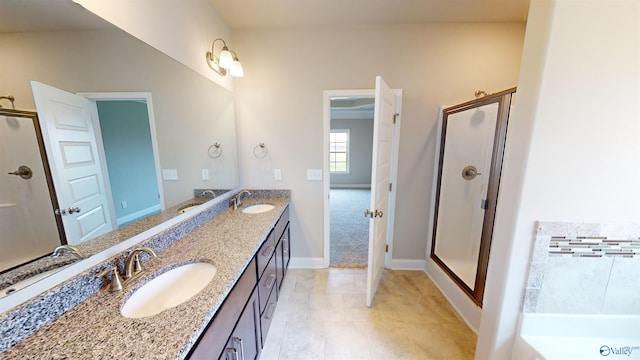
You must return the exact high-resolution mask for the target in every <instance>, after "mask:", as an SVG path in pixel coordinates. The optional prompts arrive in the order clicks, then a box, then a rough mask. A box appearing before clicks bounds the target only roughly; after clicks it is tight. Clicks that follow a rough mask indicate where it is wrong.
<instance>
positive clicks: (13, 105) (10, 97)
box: [0, 95, 16, 110]
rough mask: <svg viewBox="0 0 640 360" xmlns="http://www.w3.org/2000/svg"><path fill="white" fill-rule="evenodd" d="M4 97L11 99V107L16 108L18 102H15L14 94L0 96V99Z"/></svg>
mask: <svg viewBox="0 0 640 360" xmlns="http://www.w3.org/2000/svg"><path fill="white" fill-rule="evenodd" d="M2 99H6V100H9V101H10V102H11V107H12V108H13V109H14V110H15V108H16V104H15V103H14V102H15V101H16V98H15V97H13V95H7V96H0V100H2ZM0 107H2V105H0Z"/></svg>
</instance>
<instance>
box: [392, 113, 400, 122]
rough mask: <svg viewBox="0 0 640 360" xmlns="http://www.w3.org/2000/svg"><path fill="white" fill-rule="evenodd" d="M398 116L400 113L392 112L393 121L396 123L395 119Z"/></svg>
mask: <svg viewBox="0 0 640 360" xmlns="http://www.w3.org/2000/svg"><path fill="white" fill-rule="evenodd" d="M398 116H400V114H398V113H395V114H393V123H394V124H395V123H396V120H397V118H398Z"/></svg>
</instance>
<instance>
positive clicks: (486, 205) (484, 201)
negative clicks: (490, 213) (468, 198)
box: [480, 199, 489, 210]
mask: <svg viewBox="0 0 640 360" xmlns="http://www.w3.org/2000/svg"><path fill="white" fill-rule="evenodd" d="M480 208H481V209H484V210H487V209H488V208H489V200H487V199H482V200H480Z"/></svg>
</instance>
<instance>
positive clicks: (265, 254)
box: [260, 246, 273, 257]
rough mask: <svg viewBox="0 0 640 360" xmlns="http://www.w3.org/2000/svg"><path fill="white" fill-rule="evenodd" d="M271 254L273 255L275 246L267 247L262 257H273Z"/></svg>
mask: <svg viewBox="0 0 640 360" xmlns="http://www.w3.org/2000/svg"><path fill="white" fill-rule="evenodd" d="M267 254H269V255H267ZM271 254H273V246H267V248H266V249H264V251H263V252H262V253H261V254H260V255H262V256H264V257H271Z"/></svg>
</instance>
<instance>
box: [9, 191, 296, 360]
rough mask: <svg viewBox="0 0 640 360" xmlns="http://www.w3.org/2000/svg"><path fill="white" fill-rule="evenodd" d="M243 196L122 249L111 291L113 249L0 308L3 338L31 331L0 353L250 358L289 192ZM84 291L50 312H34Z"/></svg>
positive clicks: (264, 318)
mask: <svg viewBox="0 0 640 360" xmlns="http://www.w3.org/2000/svg"><path fill="white" fill-rule="evenodd" d="M252 193H253V196H251V197H248V198H245V199H244V201H243V203H242V204H241V205H240V204H238V206H236V204H235V201H233V198H232V201H230V202H226V201H224V202H223V203H219V204H217V205H215V204H214V205H211V206H209V207H207V208H206V209H204V210H199V211H193V214H192V215H191V216H190V217H188V218H187V219H185V220H184V221H183V222H182V223H180V224H178V225H175V226H174V227H172V228H169V229H167V230H166V231H165V233H161V234H159V236H156V237H153V238H150V239H149V240H148V241H146V242H144V241H143V242H142V243H140V244H137V245H136V246H135V247H133V248H131V249H129V250H131V251H133V250H135V249H140V251H137V252H136V253H137V255H133V256H132V255H129V256H128V258H129V259H128V260H129V261H127V263H128V264H130V265H131V266H130V269H128V271H127V274H126V275H127V276H128V277H129V278H127V276H125V277H124V278H123V281H122V282H121V289H118V287H117V286H116V287H114V286H113V281H110V280H111V279H112V277H113V276H114V275H115V274H118V275H119V274H120V271H119V268H121V266H119V265H120V264H122V258H123V257H122V256H120V257H119V258H116V259H111V260H109V261H105V262H103V263H101V264H98V265H97V266H95V267H93V268H91V269H89V270H87V271H85V272H84V273H82V274H80V275H78V276H77V278H78V279H70V280H69V281H68V282H67V283H63V284H61V285H59V286H58V287H57V288H59V289H58V290H57V291H56V288H54V289H52V290H50V291H49V292H48V293H45V294H42V295H41V296H39V297H37V298H34V299H32V300H31V301H29V302H27V303H26V304H23V305H20V306H19V307H18V308H17V309H12V311H10V312H9V314H7V313H5V314H0V331H2V335H3V336H15V334H24V333H25V332H29V331H30V330H33V331H31V333H30V334H28V336H26V337H23V338H21V339H19V340H18V342H17V343H15V344H12V346H11V347H9V348H8V349H6V351H4V352H0V359H24V358H34V359H35V358H46V359H54V358H71V359H93V358H144V359H154V358H155V359H186V358H191V359H205V358H206V359H218V358H223V359H247V360H248V359H257V358H258V357H259V354H260V351H261V349H262V347H263V345H264V341H265V340H266V336H267V333H268V331H269V326H270V324H271V319H272V317H273V313H274V311H275V308H276V304H277V299H278V292H279V288H280V286H281V285H282V281H283V279H284V277H285V275H286V272H287V268H288V264H289V258H290V252H289V206H288V204H289V192H288V191H273V192H269V191H252ZM236 198H237V197H236ZM200 209H202V208H200ZM194 221H195V222H198V221H199V222H200V223H197V224H196V225H195V226H194V225H193V222H194ZM183 223H185V224H189V223H191V224H190V225H189V226H186V227H184V226H185V225H184V224H183ZM181 226H183V227H182V228H181ZM185 229H188V230H185ZM181 232H185V234H183V235H181V236H179V237H178V239H176V240H175V241H173V242H171V243H167V242H166V238H171V237H172V236H174V237H175V233H181ZM156 253H157V256H156V257H152V256H150V255H149V254H156ZM124 255H127V253H126V252H125V254H124ZM138 257H139V259H140V260H141V263H142V264H136V261H135V259H137V258H138ZM114 266H115V267H116V268H115V269H113V268H114ZM127 268H129V267H127ZM123 276H124V273H123ZM92 288H93V289H98V290H97V291H93V293H92V294H90V295H88V296H87V297H86V300H83V301H80V302H79V303H78V304H77V305H66V306H68V307H69V308H68V309H63V311H61V312H62V314H61V315H60V316H56V317H55V318H53V319H47V317H46V314H42V312H45V313H46V312H48V309H49V307H53V308H56V307H60V306H62V307H64V306H65V304H66V302H65V299H64V297H73V296H74V293H73V292H74V291H77V292H83V291H85V292H86V291H88V290H87V289H92ZM51 297H58V299H56V300H54V301H52V299H50V298H51ZM47 301H51V304H50V305H47V304H45V305H43V304H38V303H45V302H47ZM38 306H40V308H39V307H38ZM48 306H49V307H48ZM34 309H40V310H39V311H37V310H34ZM57 310H58V309H57ZM52 312H55V311H52ZM25 320H27V321H25ZM14 324H15V325H14ZM12 326H14V327H15V328H12ZM18 327H20V328H19V329H18ZM0 351H2V349H0Z"/></svg>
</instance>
